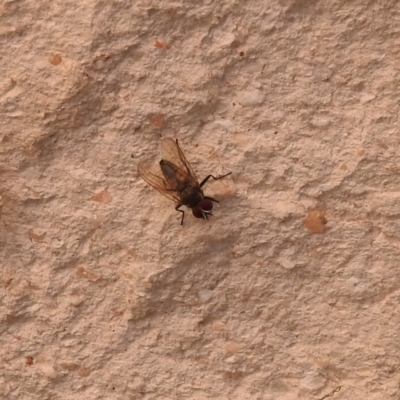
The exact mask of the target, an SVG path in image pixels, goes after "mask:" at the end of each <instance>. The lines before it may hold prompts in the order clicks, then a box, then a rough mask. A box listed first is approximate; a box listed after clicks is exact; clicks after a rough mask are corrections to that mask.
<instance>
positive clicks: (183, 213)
mask: <svg viewBox="0 0 400 400" xmlns="http://www.w3.org/2000/svg"><path fill="white" fill-rule="evenodd" d="M181 207H182V204H178V205H177V206H176V207H175V210H176V211H179V212H181V213H182V219H181V225H183V218H185V211H183V210H180V208H181Z"/></svg>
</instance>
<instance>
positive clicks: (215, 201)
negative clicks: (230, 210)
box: [204, 196, 219, 215]
mask: <svg viewBox="0 0 400 400" xmlns="http://www.w3.org/2000/svg"><path fill="white" fill-rule="evenodd" d="M204 198H205V199H206V200H211V201H213V202H214V203H219V201H218V200H215V199H214V198H213V197H208V196H204ZM208 214H209V215H212V214H211V212H209V213H208Z"/></svg>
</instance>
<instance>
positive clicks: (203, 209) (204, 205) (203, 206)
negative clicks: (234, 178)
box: [192, 199, 213, 219]
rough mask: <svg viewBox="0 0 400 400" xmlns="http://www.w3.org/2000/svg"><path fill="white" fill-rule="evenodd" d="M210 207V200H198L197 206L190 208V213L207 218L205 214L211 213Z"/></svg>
mask: <svg viewBox="0 0 400 400" xmlns="http://www.w3.org/2000/svg"><path fill="white" fill-rule="evenodd" d="M212 209H213V203H212V201H211V200H208V199H203V200H201V201H200V203H199V204H198V205H197V207H194V208H192V213H193V215H194V216H195V217H196V218H202V219H207V215H211V211H212Z"/></svg>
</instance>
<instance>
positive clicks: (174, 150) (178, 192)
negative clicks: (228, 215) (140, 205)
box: [138, 138, 232, 225]
mask: <svg viewBox="0 0 400 400" xmlns="http://www.w3.org/2000/svg"><path fill="white" fill-rule="evenodd" d="M161 154H162V160H161V161H160V162H159V163H154V162H153V161H142V162H140V163H139V165H138V171H139V175H140V176H141V177H142V178H143V180H144V181H146V182H147V183H148V184H149V185H150V186H153V188H154V189H156V190H158V191H159V192H160V193H161V194H162V195H164V196H165V197H167V198H168V199H170V200H172V201H173V202H175V203H176V207H175V210H176V211H179V212H181V213H182V219H181V225H183V220H184V217H185V211H183V210H181V209H180V208H181V207H182V206H186V207H188V208H190V209H191V210H192V213H193V215H194V216H195V217H196V218H202V219H208V217H209V216H210V215H213V214H212V209H213V202H214V203H218V200H215V199H214V198H212V197H209V196H205V195H204V193H203V190H202V187H203V186H204V185H205V184H206V183H207V181H208V180H209V179H210V178H212V179H214V180H216V181H217V180H218V179H222V178H225V177H226V176H228V175H231V174H232V172H229V173H228V174H225V175H222V176H218V177H215V176H213V175H208V176H206V177H205V178H204V179H203V180H202V181H201V182H200V183H199V181H198V179H197V178H196V174H195V173H194V171H193V169H192V167H191V166H190V164H189V162H188V161H187V160H186V157H185V155H184V154H183V151H182V150H181V148H180V147H179V145H178V140H172V139H170V138H166V139H163V140H162V142H161Z"/></svg>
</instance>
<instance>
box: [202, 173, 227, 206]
mask: <svg viewBox="0 0 400 400" xmlns="http://www.w3.org/2000/svg"><path fill="white" fill-rule="evenodd" d="M231 173H232V172H229V173H227V174H225V175H222V176H217V177H215V176H212V175H208V176H206V177H205V178H204V179H203V180H202V181H201V183H200V187H203V185H205V184H206V183H207V181H208V180H209V179H210V178H213V179H214V181H217V180H218V179H222V178H225V177H226V176H228V175H230V174H231ZM210 200H212V201H216V200H214V199H211V198H210ZM217 203H218V201H217Z"/></svg>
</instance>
